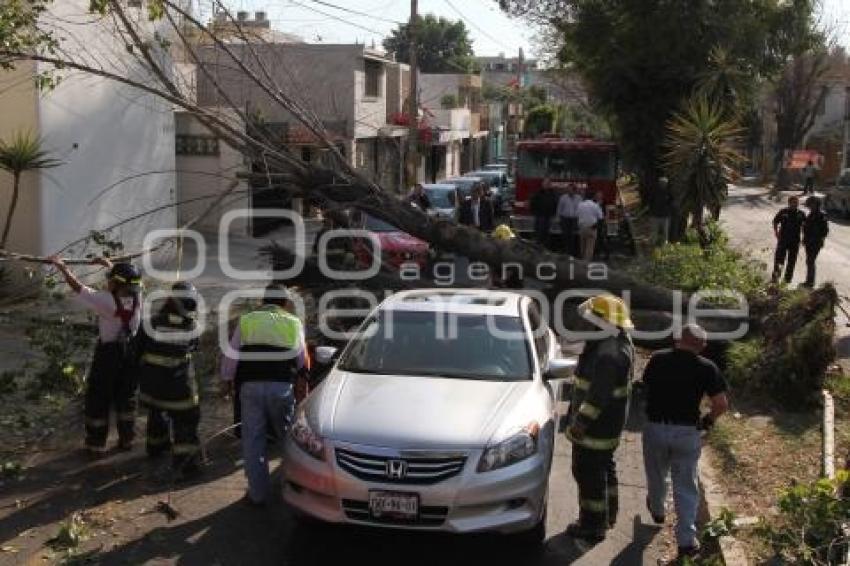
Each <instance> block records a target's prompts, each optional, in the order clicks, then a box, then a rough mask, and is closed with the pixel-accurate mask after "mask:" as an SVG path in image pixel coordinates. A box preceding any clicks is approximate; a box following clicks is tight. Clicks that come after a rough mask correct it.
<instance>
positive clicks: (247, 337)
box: [239, 307, 301, 348]
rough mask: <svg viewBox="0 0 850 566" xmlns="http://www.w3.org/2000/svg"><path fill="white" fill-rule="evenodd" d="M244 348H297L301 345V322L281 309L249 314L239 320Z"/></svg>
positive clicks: (270, 308) (262, 310)
mask: <svg viewBox="0 0 850 566" xmlns="http://www.w3.org/2000/svg"><path fill="white" fill-rule="evenodd" d="M239 341H240V343H241V345H242V346H273V347H276V348H295V347H296V346H299V345H300V343H301V321H300V320H298V318H297V317H296V316H293V315H291V314H290V313H288V312H286V311H285V310H283V309H282V308H280V307H267V308H263V309H261V310H258V311H254V312H249V313H248V314H244V315H242V317H241V318H240V319H239Z"/></svg>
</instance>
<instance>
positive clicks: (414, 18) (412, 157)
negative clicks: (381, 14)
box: [407, 0, 419, 185]
mask: <svg viewBox="0 0 850 566" xmlns="http://www.w3.org/2000/svg"><path fill="white" fill-rule="evenodd" d="M418 20H419V1H418V0H410V23H409V24H408V26H407V29H408V36H409V37H408V39H409V40H410V46H409V47H408V51H409V52H410V95H409V96H408V99H409V106H410V107H409V109H408V119H409V122H410V123H409V131H408V134H407V135H408V140H407V142H408V147H407V180H408V183H410V184H411V185H415V184H416V183H418V182H419V76H418V75H419V65H418V63H417V60H416V58H417V53H416V51H417V42H418V37H417V34H418V29H419V22H418Z"/></svg>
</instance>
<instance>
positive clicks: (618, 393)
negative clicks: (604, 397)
mask: <svg viewBox="0 0 850 566" xmlns="http://www.w3.org/2000/svg"><path fill="white" fill-rule="evenodd" d="M630 389H631V387H629V386H628V385H626V386H625V387H618V388H617V389H615V390H614V391H613V392H612V393H611V395H613V396H614V398H615V399H623V398H625V397H628V396H629V390H630Z"/></svg>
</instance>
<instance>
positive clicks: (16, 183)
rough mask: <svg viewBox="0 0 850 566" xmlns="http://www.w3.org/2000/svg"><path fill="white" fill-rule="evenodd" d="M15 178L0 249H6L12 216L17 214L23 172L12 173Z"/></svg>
mask: <svg viewBox="0 0 850 566" xmlns="http://www.w3.org/2000/svg"><path fill="white" fill-rule="evenodd" d="M12 175H13V176H14V180H13V182H12V201H11V202H10V203H9V212H7V213H6V225H5V226H3V238H2V239H0V249H6V241H7V240H8V239H9V230H10V229H11V228H12V217H13V216H14V215H15V208H16V207H17V206H18V191H20V188H21V173H20V172H14V173H12Z"/></svg>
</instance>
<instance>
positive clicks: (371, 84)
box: [365, 59, 384, 98]
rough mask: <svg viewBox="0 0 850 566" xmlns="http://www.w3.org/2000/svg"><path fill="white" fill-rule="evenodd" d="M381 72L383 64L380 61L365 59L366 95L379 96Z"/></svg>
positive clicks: (382, 71)
mask: <svg viewBox="0 0 850 566" xmlns="http://www.w3.org/2000/svg"><path fill="white" fill-rule="evenodd" d="M383 73H384V66H383V65H382V64H381V63H379V62H377V61H370V60H368V59H367V60H366V92H365V95H366V96H368V97H370V98H378V97H379V96H381V77H382V76H383Z"/></svg>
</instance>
